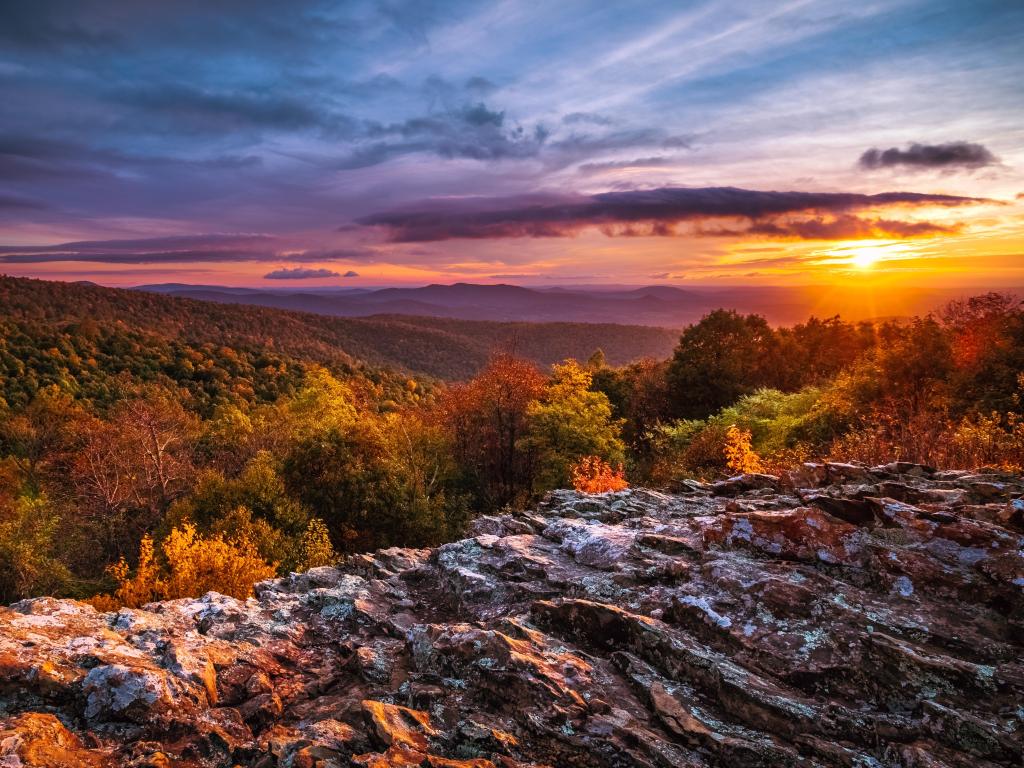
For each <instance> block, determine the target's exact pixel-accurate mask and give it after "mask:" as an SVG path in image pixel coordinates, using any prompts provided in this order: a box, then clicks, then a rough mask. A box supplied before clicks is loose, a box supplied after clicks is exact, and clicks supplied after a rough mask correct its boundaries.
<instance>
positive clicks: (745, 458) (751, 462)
mask: <svg viewBox="0 0 1024 768" xmlns="http://www.w3.org/2000/svg"><path fill="white" fill-rule="evenodd" d="M725 463H726V466H727V467H728V468H729V471H730V472H761V471H762V469H763V464H762V463H761V457H760V456H758V455H757V453H756V452H755V451H754V449H753V448H751V447H750V431H749V430H746V429H740V428H739V427H737V426H736V425H735V424H733V425H731V426H730V427H729V428H728V429H727V430H725Z"/></svg>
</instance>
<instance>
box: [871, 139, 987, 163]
mask: <svg viewBox="0 0 1024 768" xmlns="http://www.w3.org/2000/svg"><path fill="white" fill-rule="evenodd" d="M998 162H999V159H998V158H997V157H996V156H995V155H993V154H992V153H991V152H990V151H989V150H988V149H987V148H986V147H984V146H982V145H981V144H971V143H969V142H966V141H951V142H949V143H948V144H911V145H910V146H909V147H908V148H907V149H900V148H899V147H891V148H890V149H884V150H883V149H877V148H872V149H869V150H868V151H867V152H865V153H864V154H863V155H861V156H860V160H859V161H858V164H859V165H860V167H861V168H867V169H869V170H876V169H878V168H894V167H897V166H905V167H908V168H921V169H926V168H939V169H950V168H967V169H976V168H983V167H985V166H986V165H995V164H997V163H998Z"/></svg>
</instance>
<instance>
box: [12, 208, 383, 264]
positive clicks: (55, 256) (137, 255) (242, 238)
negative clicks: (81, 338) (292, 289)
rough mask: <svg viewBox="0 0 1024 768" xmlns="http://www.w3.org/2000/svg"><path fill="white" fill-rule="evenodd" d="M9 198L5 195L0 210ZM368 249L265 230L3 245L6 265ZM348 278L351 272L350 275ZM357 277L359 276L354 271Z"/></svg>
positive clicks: (365, 257) (333, 255)
mask: <svg viewBox="0 0 1024 768" xmlns="http://www.w3.org/2000/svg"><path fill="white" fill-rule="evenodd" d="M3 205H4V198H3V197H2V196H0V211H2V210H3ZM380 258H381V254H380V253H378V252H377V251H374V250H371V249H368V248H301V247H294V245H293V244H292V243H290V242H288V241H285V240H283V239H281V238H278V237H275V236H273V235H265V234H258V233H257V234H246V233H238V234H234V233H212V234H204V235H177V236H170V237H147V238H133V239H125V240H81V241H77V242H71V243H57V244H54V245H33V246H27V245H0V264H43V263H47V262H59V261H78V262H93V263H102V264H183V263H202V262H251V261H278V262H281V261H285V262H299V263H308V262H311V261H320V262H323V261H363V262H370V261H376V260H377V259H380ZM346 277H348V275H346ZM353 277H354V275H353Z"/></svg>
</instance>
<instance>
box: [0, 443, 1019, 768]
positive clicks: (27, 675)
mask: <svg viewBox="0 0 1024 768" xmlns="http://www.w3.org/2000/svg"><path fill="white" fill-rule="evenodd" d="M1022 499H1024V480H1022V478H1021V477H1019V476H1014V475H1008V474H994V473H965V472H937V471H935V470H933V469H930V468H927V467H920V466H917V465H913V464H907V463H894V464H891V465H886V466H883V467H867V466H861V465H858V464H808V465H806V466H804V467H803V468H801V469H800V470H798V471H796V472H792V473H789V474H788V475H784V476H782V477H775V476H770V475H740V476H737V477H734V478H730V479H729V480H726V481H723V482H721V483H716V484H712V485H703V484H700V483H695V482H692V481H691V482H688V483H686V484H685V486H683V487H682V488H681V491H680V492H679V493H676V494H673V493H663V492H658V491H652V490H646V489H631V490H626V491H616V492H612V493H608V494H601V495H586V494H580V493H577V492H573V491H556V492H554V493H552V494H549V496H548V497H547V498H546V499H545V500H544V502H543V503H541V504H539V505H538V507H537V508H536V509H534V510H530V511H528V512H524V513H521V514H511V513H507V514H503V515H501V516H494V517H483V518H480V519H478V520H477V521H476V523H475V529H474V530H473V531H472V534H473V535H472V536H470V537H469V538H466V539H464V540H461V541H457V542H452V543H450V544H446V545H444V546H441V547H438V548H436V549H432V550H427V549H420V550H413V549H400V548H391V549H387V550H381V551H379V552H375V553H368V554H362V555H357V556H352V557H349V558H347V559H346V561H345V562H343V563H342V564H341V565H339V566H338V567H336V568H334V567H322V568H317V569H313V570H311V571H309V572H307V573H304V574H293V575H292V576H289V577H286V578H281V579H274V580H271V581H267V582H262V583H261V584H259V585H257V588H256V590H255V592H256V595H257V597H256V598H253V599H250V600H246V601H242V600H236V599H234V598H229V597H225V596H223V595H218V594H216V593H210V594H208V595H205V596H203V597H200V598H195V599H183V600H174V601H168V602H165V603H156V604H152V605H149V606H146V607H145V608H143V609H136V610H122V611H118V612H115V613H109V614H104V613H99V612H97V611H95V610H94V609H92V608H91V607H89V606H86V605H82V604H80V603H76V602H74V601H70V600H54V599H51V598H39V599H36V600H28V601H23V602H21V603H17V604H15V605H13V606H11V607H9V608H3V609H0V766H3V768H15V767H16V766H47V767H49V766H71V765H82V766H87V767H88V768H92V767H93V766H96V767H99V766H114V765H126V766H135V767H136V768H142V767H143V766H150V767H151V768H159V767H160V766H185V768H189V767H194V768H200V767H205V768H212V767H213V766H236V765H242V766H258V767H259V768H271V767H272V766H281V768H304V767H306V766H309V767H311V768H312V767H316V768H336V767H340V766H375V767H378V768H383V767H384V766H436V767H438V768H516V767H517V766H518V767H520V768H522V767H524V766H552V767H554V766H559V767H560V766H607V767H608V768H612V767H613V766H615V767H618V766H643V767H645V768H646V767H650V768H654V767H655V766H657V767H662V768H669V767H675V766H694V767H696V766H776V765H792V766H864V767H866V768H867V767H869V768H875V767H889V766H892V767H893V768H896V767H901V768H911V767H917V766H965V767H966V766H970V768H985V767H986V766H997V765H1019V764H1021V761H1022V760H1024V746H1022V745H1024V707H1022V704H1021V702H1022V701H1024V662H1022V656H1024V653H1022V652H1024V517H1022V510H1024V500H1022Z"/></svg>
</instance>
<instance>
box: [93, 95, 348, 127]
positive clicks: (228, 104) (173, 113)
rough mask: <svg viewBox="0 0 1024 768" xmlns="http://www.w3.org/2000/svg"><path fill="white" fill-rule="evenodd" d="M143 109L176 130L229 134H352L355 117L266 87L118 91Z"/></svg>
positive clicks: (122, 99) (123, 99) (119, 98)
mask: <svg viewBox="0 0 1024 768" xmlns="http://www.w3.org/2000/svg"><path fill="white" fill-rule="evenodd" d="M112 98H114V99H116V100H117V101H119V102H121V103H123V104H126V105H129V106H132V107H135V108H137V109H141V110H143V111H144V112H145V114H146V115H147V116H148V119H150V120H152V119H155V118H157V117H162V118H164V119H165V120H166V122H167V123H169V124H170V125H171V126H173V127H174V128H175V129H176V130H184V131H190V132H213V133H224V132H225V131H229V130H237V129H244V128H256V129H260V128H264V129H272V130H280V131H295V130H304V129H309V128H318V129H322V130H323V131H326V132H328V133H330V134H334V135H346V134H352V133H354V132H355V131H356V127H357V123H356V121H355V120H353V119H352V118H350V117H348V116H346V115H343V114H338V113H335V112H332V111H330V110H327V109H324V108H322V107H321V106H320V102H317V101H313V100H310V99H303V98H298V97H294V96H290V95H286V94H280V93H270V92H267V91H266V90H255V89H244V90H238V89H235V90H203V89H199V88H194V87H192V86H187V85H167V84H160V85H158V86H155V87H149V86H147V87H138V88H131V89H126V90H121V91H118V92H115V93H114V94H112Z"/></svg>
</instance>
